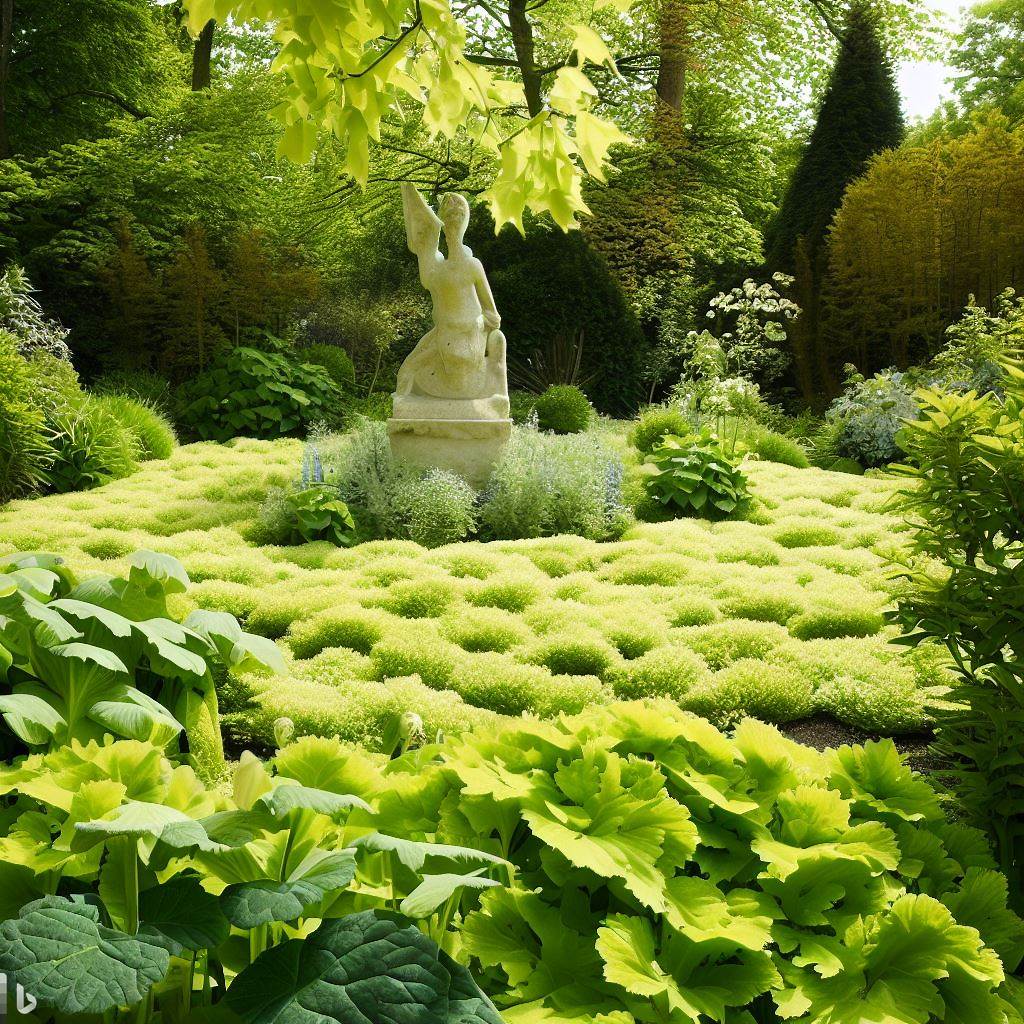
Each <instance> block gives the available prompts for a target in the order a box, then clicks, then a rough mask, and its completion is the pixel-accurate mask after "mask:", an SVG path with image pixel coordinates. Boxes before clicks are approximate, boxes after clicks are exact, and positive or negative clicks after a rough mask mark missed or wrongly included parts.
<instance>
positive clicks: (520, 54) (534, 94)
mask: <svg viewBox="0 0 1024 1024" xmlns="http://www.w3.org/2000/svg"><path fill="white" fill-rule="evenodd" d="M508 25H509V28H510V29H511V32H512V45H513V46H515V49H516V60H517V61H518V63H519V71H520V73H521V74H522V76H523V92H525V93H526V108H527V110H529V112H530V117H536V116H537V115H538V114H539V113H540V112H541V111H542V110H543V109H544V101H543V99H542V98H541V88H540V85H541V76H540V75H539V74H537V65H536V62H535V58H534V50H535V46H534V41H533V26H532V25H531V24H530V18H529V15H528V14H527V13H526V0H510V2H509V5H508Z"/></svg>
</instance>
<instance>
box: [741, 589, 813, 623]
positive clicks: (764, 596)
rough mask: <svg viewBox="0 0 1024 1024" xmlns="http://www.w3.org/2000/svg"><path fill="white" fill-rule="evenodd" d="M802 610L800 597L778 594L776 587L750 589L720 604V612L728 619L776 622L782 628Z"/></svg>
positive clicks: (790, 594)
mask: <svg viewBox="0 0 1024 1024" xmlns="http://www.w3.org/2000/svg"><path fill="white" fill-rule="evenodd" d="M796 589H797V588H793V590H796ZM803 608H804V601H803V599H802V595H800V594H798V593H789V594H787V593H780V592H779V588H778V587H772V588H768V589H764V590H761V589H758V588H756V587H750V588H747V589H746V590H745V592H744V593H742V594H738V595H737V596H736V597H731V598H727V599H726V600H724V601H723V602H722V604H721V609H722V612H723V613H724V614H725V615H726V616H728V617H730V618H736V619H751V620H752V621H754V622H777V623H779V624H780V625H783V626H784V625H785V624H786V623H787V622H788V621H789V620H790V619H791V618H792V617H793V616H794V615H796V614H797V613H798V612H800V611H802V610H803Z"/></svg>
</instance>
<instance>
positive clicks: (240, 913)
mask: <svg viewBox="0 0 1024 1024" xmlns="http://www.w3.org/2000/svg"><path fill="white" fill-rule="evenodd" d="M384 782H385V780H384V776H383V773H382V772H381V771H380V769H379V768H378V767H377V766H376V765H375V764H373V763H372V762H371V761H370V760H369V759H368V758H366V757H365V756H363V755H360V754H355V753H353V752H352V751H350V750H346V749H345V748H344V747H343V746H342V745H341V744H340V743H338V742H337V741H330V740H306V741H302V742H300V743H298V744H295V745H293V746H292V747H289V748H287V749H286V750H284V751H282V752H281V753H280V754H279V756H278V758H277V762H276V764H275V765H273V766H272V767H271V770H268V769H267V767H266V766H264V765H263V764H261V763H260V762H258V761H257V760H256V759H255V758H253V757H252V756H251V755H246V756H243V758H242V760H241V762H240V764H239V766H238V768H237V770H236V772H235V775H234V779H233V786H232V790H231V795H230V796H228V795H226V794H224V793H221V792H217V791H213V790H208V789H206V788H204V786H203V785H202V784H201V783H200V782H199V780H198V779H197V777H196V776H195V774H194V773H193V772H192V770H191V768H189V767H187V766H183V765H179V766H177V767H175V766H173V765H172V764H171V763H170V762H169V761H168V760H167V759H166V758H165V757H164V756H163V753H162V751H161V750H160V749H159V748H158V747H157V746H155V745H153V744H150V743H144V742H140V741H137V740H120V741H113V740H112V739H111V738H109V737H108V738H107V739H106V740H105V741H104V742H103V743H96V742H95V741H93V742H90V743H88V744H82V743H79V742H77V741H72V742H71V743H70V744H69V745H68V746H66V747H63V748H61V749H59V750H57V751H55V752H53V753H49V754H36V755H31V756H29V757H27V758H24V759H22V760H21V761H19V762H16V763H15V764H13V765H9V766H7V767H5V768H2V769H0V793H2V794H4V795H5V796H6V797H7V800H8V804H9V807H8V810H7V812H6V820H5V824H6V828H5V832H6V834H5V835H4V837H3V838H2V839H0V854H2V856H0V881H2V882H3V885H2V887H0V892H2V896H0V917H2V918H3V921H2V923H0V971H3V972H5V973H6V974H7V975H8V976H9V977H13V978H17V979H18V982H19V983H20V984H22V985H23V986H24V988H25V989H26V990H27V991H28V992H30V993H32V995H33V996H34V997H35V998H36V999H38V1001H39V1004H40V1016H41V1019H50V1018H51V1017H52V1015H53V1014H54V1013H56V1014H58V1015H59V1019H61V1020H68V1019H69V1018H70V1019H71V1020H79V1019H80V1020H82V1021H83V1024H84V1022H85V1021H86V1020H95V1019H97V1018H98V1017H99V1016H100V1015H102V1017H103V1019H105V1020H114V1019H115V1018H116V1019H123V1020H126V1021H127V1020H132V1021H146V1020H160V1021H167V1022H176V1021H184V1020H194V1021H198V1020H209V1019H212V1018H211V1016H210V1015H211V1014H214V1015H215V1017H216V1019H218V1020H224V1021H245V1022H248V1024H263V1022H270V1021H298V1020H303V1019H305V1017H304V1014H307V1013H308V1009H307V1008H308V1007H309V1006H311V1005H313V1006H316V1008H317V1019H318V1020H320V1021H337V1022H339V1024H365V1022H366V1021H368V1020H370V1021H374V1022H377V1021H380V1022H388V1024H392V1022H393V1024H400V1022H404V1021H423V1022H430V1024H501V1019H500V1017H499V1016H498V1014H497V1012H496V1011H495V1009H494V1007H493V1005H492V1004H491V1002H490V1000H489V999H488V998H487V997H486V996H485V995H484V994H483V993H482V992H481V990H480V989H479V988H478V987H477V985H476V983H475V982H474V980H473V978H472V976H471V975H470V973H469V971H468V970H467V968H466V966H465V964H464V962H460V961H458V960H457V959H456V958H455V957H456V956H459V955H461V956H463V957H464V954H461V953H460V950H459V944H458V942H457V941H456V939H455V935H454V933H453V932H452V930H451V926H452V924H453V922H455V921H457V920H459V919H460V907H461V906H462V904H463V902H465V903H466V904H467V905H468V906H472V905H474V902H473V901H474V900H475V897H476V894H478V893H479V892H481V891H483V890H485V889H487V888H491V887H499V886H500V885H501V884H502V881H501V879H502V878H504V879H507V878H508V872H509V870H510V868H509V866H508V865H507V864H505V863H504V862H503V861H501V860H500V858H498V857H496V856H493V855H491V854H488V853H483V852H480V851H477V850H474V849H472V848H461V847H453V846H441V845H437V844H428V843H422V842H415V841H409V840H407V839H404V838H401V837H395V836H390V835H382V834H380V833H378V832H377V831H376V830H375V828H374V819H375V812H374V810H373V807H372V806H371V801H373V800H374V798H375V795H376V794H377V792H378V791H379V790H380V788H381V787H382V786H383V785H384ZM310 783H317V784H319V786H321V787H325V788H318V787H317V786H315V785H311V784H310ZM351 790H357V791H358V793H357V792H351ZM360 794H361V795H360ZM496 875H497V876H501V878H498V877H493V876H496Z"/></svg>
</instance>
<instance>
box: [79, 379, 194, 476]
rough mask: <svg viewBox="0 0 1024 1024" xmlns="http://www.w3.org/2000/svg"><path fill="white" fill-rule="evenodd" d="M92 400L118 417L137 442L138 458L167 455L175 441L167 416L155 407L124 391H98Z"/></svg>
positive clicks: (164, 457) (176, 441)
mask: <svg viewBox="0 0 1024 1024" xmlns="http://www.w3.org/2000/svg"><path fill="white" fill-rule="evenodd" d="M93 402H94V403H95V404H96V405H97V406H99V407H100V408H102V409H105V410H106V411H107V412H109V413H110V414H111V415H113V416H114V417H115V419H117V420H118V421H119V422H120V423H121V425H122V426H123V427H124V428H125V429H126V430H127V431H129V433H131V434H132V435H134V437H135V438H136V439H137V440H138V442H139V459H140V460H141V461H142V462H146V461H149V460H150V459H169V458H170V457H171V452H173V451H174V449H175V447H176V446H177V444H178V438H177V437H176V436H175V433H174V427H173V426H172V424H171V422H170V420H168V419H167V417H166V416H164V415H163V413H161V412H159V411H158V410H157V409H156V408H155V407H153V406H150V405H148V404H146V403H145V402H143V401H141V400H139V399H136V398H129V397H128V396H127V395H99V396H97V397H95V398H94V399H93Z"/></svg>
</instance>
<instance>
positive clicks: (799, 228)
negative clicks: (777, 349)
mask: <svg viewBox="0 0 1024 1024" xmlns="http://www.w3.org/2000/svg"><path fill="white" fill-rule="evenodd" d="M903 133H904V124H903V113H902V110H901V107H900V96H899V92H898V90H897V88H896V80H895V76H894V72H893V66H892V63H891V61H890V60H889V58H888V56H887V55H886V52H885V48H884V46H883V44H882V40H881V37H880V33H879V29H878V24H877V21H876V19H875V16H874V15H873V14H872V12H871V10H870V8H869V7H868V6H867V4H865V3H864V2H863V0H858V2H855V3H854V4H853V6H852V7H851V8H850V12H849V14H848V16H847V21H846V28H845V32H844V36H843V43H842V45H841V47H840V49H839V55H838V57H837V58H836V64H835V67H834V68H833V69H832V75H831V77H830V79H829V83H828V87H827V89H826V90H825V95H824V97H823V99H822V101H821V106H820V108H819V109H818V119H817V122H816V124H815V126H814V130H813V131H812V132H811V137H810V139H808V141H807V145H806V146H805V147H804V151H803V154H802V155H801V157H800V161H799V163H798V164H797V167H796V171H795V172H794V174H793V179H792V181H791V182H790V185H789V189H788V191H787V192H786V195H785V197H784V199H783V201H782V206H781V207H780V209H779V212H778V215H777V216H776V217H775V220H774V221H773V222H772V224H771V226H770V227H769V230H768V232H767V237H766V238H765V252H766V254H767V255H766V260H765V263H766V269H767V270H768V271H769V272H774V271H778V270H782V271H785V272H787V273H790V274H794V275H795V277H796V282H795V285H794V288H793V296H794V298H795V299H796V300H797V302H799V303H800V305H801V306H802V307H803V310H804V315H803V316H802V317H801V318H800V319H799V320H797V321H795V322H794V324H793V329H792V331H791V339H790V340H791V343H792V345H793V356H794V369H795V373H796V378H797V384H798V386H799V388H800V391H801V392H802V393H803V395H804V398H805V399H806V400H807V401H809V402H812V403H814V404H824V402H825V401H826V400H827V399H828V398H829V397H830V396H831V395H832V394H834V393H835V391H836V390H837V387H836V379H835V377H836V374H835V370H836V368H835V367H834V366H833V365H832V363H833V360H832V359H830V356H829V352H828V351H827V347H826V346H825V345H824V344H823V341H822V320H823V318H824V317H825V316H827V310H824V309H823V308H822V304H821V301H820V297H821V291H822V286H823V284H824V279H825V276H826V273H827V268H828V246H827V239H828V229H829V226H830V225H831V223H832V218H833V217H834V216H835V213H836V210H838V209H839V206H840V204H841V203H842V199H843V193H844V192H845V191H846V188H847V186H848V185H849V184H850V183H851V182H852V181H853V180H854V179H856V178H858V177H860V175H861V174H863V172H864V170H865V168H866V167H867V164H868V161H869V160H870V159H871V157H872V156H874V155H875V154H876V153H879V152H881V151H882V150H883V149H889V148H892V147H895V146H898V145H899V144H900V142H901V141H902V139H903Z"/></svg>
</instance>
